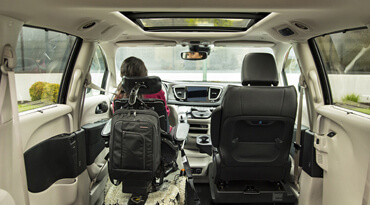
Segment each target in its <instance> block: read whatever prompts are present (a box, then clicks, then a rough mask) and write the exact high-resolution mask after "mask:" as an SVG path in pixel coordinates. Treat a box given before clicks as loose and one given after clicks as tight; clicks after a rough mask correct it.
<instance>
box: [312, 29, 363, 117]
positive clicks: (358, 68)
mask: <svg viewBox="0 0 370 205" xmlns="http://www.w3.org/2000/svg"><path fill="white" fill-rule="evenodd" d="M314 41H315V42H316V44H317V46H318V50H319V55H320V57H321V59H322V62H323V66H324V69H325V71H326V74H327V77H328V83H329V85H330V90H331V98H332V101H333V104H335V105H338V106H341V107H344V108H347V109H351V110H355V111H358V112H362V113H366V114H370V89H369V88H370V31H369V30H368V29H357V30H352V31H346V32H343V33H334V34H329V35H325V36H322V37H317V38H315V39H314Z"/></svg>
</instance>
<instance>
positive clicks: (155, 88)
mask: <svg viewBox="0 0 370 205" xmlns="http://www.w3.org/2000/svg"><path fill="white" fill-rule="evenodd" d="M137 85H140V89H139V90H138V94H154V93H158V92H159V91H161V89H162V81H161V79H160V78H159V77H158V76H145V77H123V78H122V89H123V91H124V92H125V93H130V92H131V90H132V89H133V88H135V86H137Z"/></svg>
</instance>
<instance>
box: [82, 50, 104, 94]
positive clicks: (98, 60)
mask: <svg viewBox="0 0 370 205" xmlns="http://www.w3.org/2000/svg"><path fill="white" fill-rule="evenodd" d="M106 72H108V69H107V64H106V60H105V57H104V54H103V52H102V50H101V48H100V47H99V46H98V48H97V49H96V51H95V54H94V57H93V60H92V63H91V67H90V75H91V82H92V83H94V84H95V85H97V86H99V87H101V88H104V87H105V81H104V76H105V75H104V74H105V73H106ZM100 93H101V91H99V90H94V89H90V88H88V89H87V90H86V97H89V96H95V95H100Z"/></svg>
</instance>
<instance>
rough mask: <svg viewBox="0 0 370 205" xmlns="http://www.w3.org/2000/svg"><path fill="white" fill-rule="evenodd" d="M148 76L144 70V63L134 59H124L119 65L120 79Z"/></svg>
mask: <svg viewBox="0 0 370 205" xmlns="http://www.w3.org/2000/svg"><path fill="white" fill-rule="evenodd" d="M147 75H148V70H147V69H146V67H145V65H144V62H143V61H142V60H141V59H139V58H136V57H133V56H131V57H128V58H126V59H125V60H124V61H123V62H122V65H121V77H123V76H127V77H135V76H138V77H143V76H147Z"/></svg>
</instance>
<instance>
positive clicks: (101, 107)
mask: <svg viewBox="0 0 370 205" xmlns="http://www.w3.org/2000/svg"><path fill="white" fill-rule="evenodd" d="M107 111H108V103H107V102H105V101H104V102H101V103H100V104H99V105H97V106H96V108H95V114H102V113H106V112H107Z"/></svg>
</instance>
